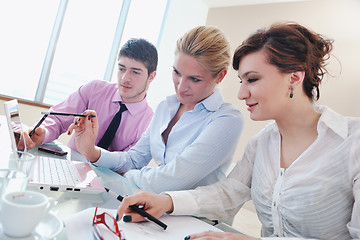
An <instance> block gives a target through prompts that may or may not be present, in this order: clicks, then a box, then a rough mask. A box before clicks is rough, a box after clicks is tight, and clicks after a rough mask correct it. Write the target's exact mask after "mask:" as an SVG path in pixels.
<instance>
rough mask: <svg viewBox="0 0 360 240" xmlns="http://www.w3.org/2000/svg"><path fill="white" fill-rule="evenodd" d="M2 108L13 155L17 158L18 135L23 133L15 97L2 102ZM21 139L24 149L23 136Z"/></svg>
mask: <svg viewBox="0 0 360 240" xmlns="http://www.w3.org/2000/svg"><path fill="white" fill-rule="evenodd" d="M4 108H5V116H6V120H7V123H8V129H9V134H10V140H11V148H12V151H13V153H14V156H15V157H16V158H18V157H19V156H18V154H17V151H18V149H17V146H18V144H19V141H20V139H21V138H20V136H21V135H23V130H22V124H21V119H20V113H19V104H18V101H17V100H16V99H14V100H11V101H7V102H4ZM22 140H23V141H24V146H25V149H24V151H26V144H25V138H24V137H23V138H22Z"/></svg>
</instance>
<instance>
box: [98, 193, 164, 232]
mask: <svg viewBox="0 0 360 240" xmlns="http://www.w3.org/2000/svg"><path fill="white" fill-rule="evenodd" d="M105 190H106V191H107V192H108V193H110V194H111V195H113V196H114V197H116V199H117V200H119V201H120V202H121V201H122V200H123V197H122V196H121V195H117V194H116V193H114V192H113V191H111V190H110V189H108V188H105ZM129 207H130V208H131V210H133V211H134V212H136V213H138V214H140V215H141V216H143V217H144V218H145V219H146V220H149V221H152V222H154V223H156V224H157V225H159V226H160V227H161V228H163V229H164V230H166V228H167V225H166V224H165V223H163V222H161V221H160V220H159V219H157V218H155V217H153V216H152V215H150V214H149V213H147V212H145V211H144V210H143V209H142V208H139V206H136V205H131V206H129Z"/></svg>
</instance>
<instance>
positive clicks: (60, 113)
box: [41, 112, 96, 117]
mask: <svg viewBox="0 0 360 240" xmlns="http://www.w3.org/2000/svg"><path fill="white" fill-rule="evenodd" d="M41 114H45V115H62V116H72V117H86V115H84V114H78V113H63V112H41ZM90 117H96V116H95V115H90Z"/></svg>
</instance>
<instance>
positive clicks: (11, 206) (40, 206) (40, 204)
mask: <svg viewBox="0 0 360 240" xmlns="http://www.w3.org/2000/svg"><path fill="white" fill-rule="evenodd" d="M53 206H54V200H53V199H52V198H48V197H47V196H45V195H44V194H42V193H39V192H33V191H23V192H10V193H6V194H4V195H3V197H2V211H1V213H0V220H1V224H2V228H3V232H4V233H5V234H6V235H8V236H10V237H26V236H29V235H30V234H32V232H33V231H34V229H35V227H36V226H37V225H38V224H39V222H40V221H41V219H43V218H44V217H45V216H46V214H48V211H49V210H50V209H51V208H52V207H53Z"/></svg>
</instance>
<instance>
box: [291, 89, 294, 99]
mask: <svg viewBox="0 0 360 240" xmlns="http://www.w3.org/2000/svg"><path fill="white" fill-rule="evenodd" d="M293 97H294V87H293V86H291V87H290V98H293Z"/></svg>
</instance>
